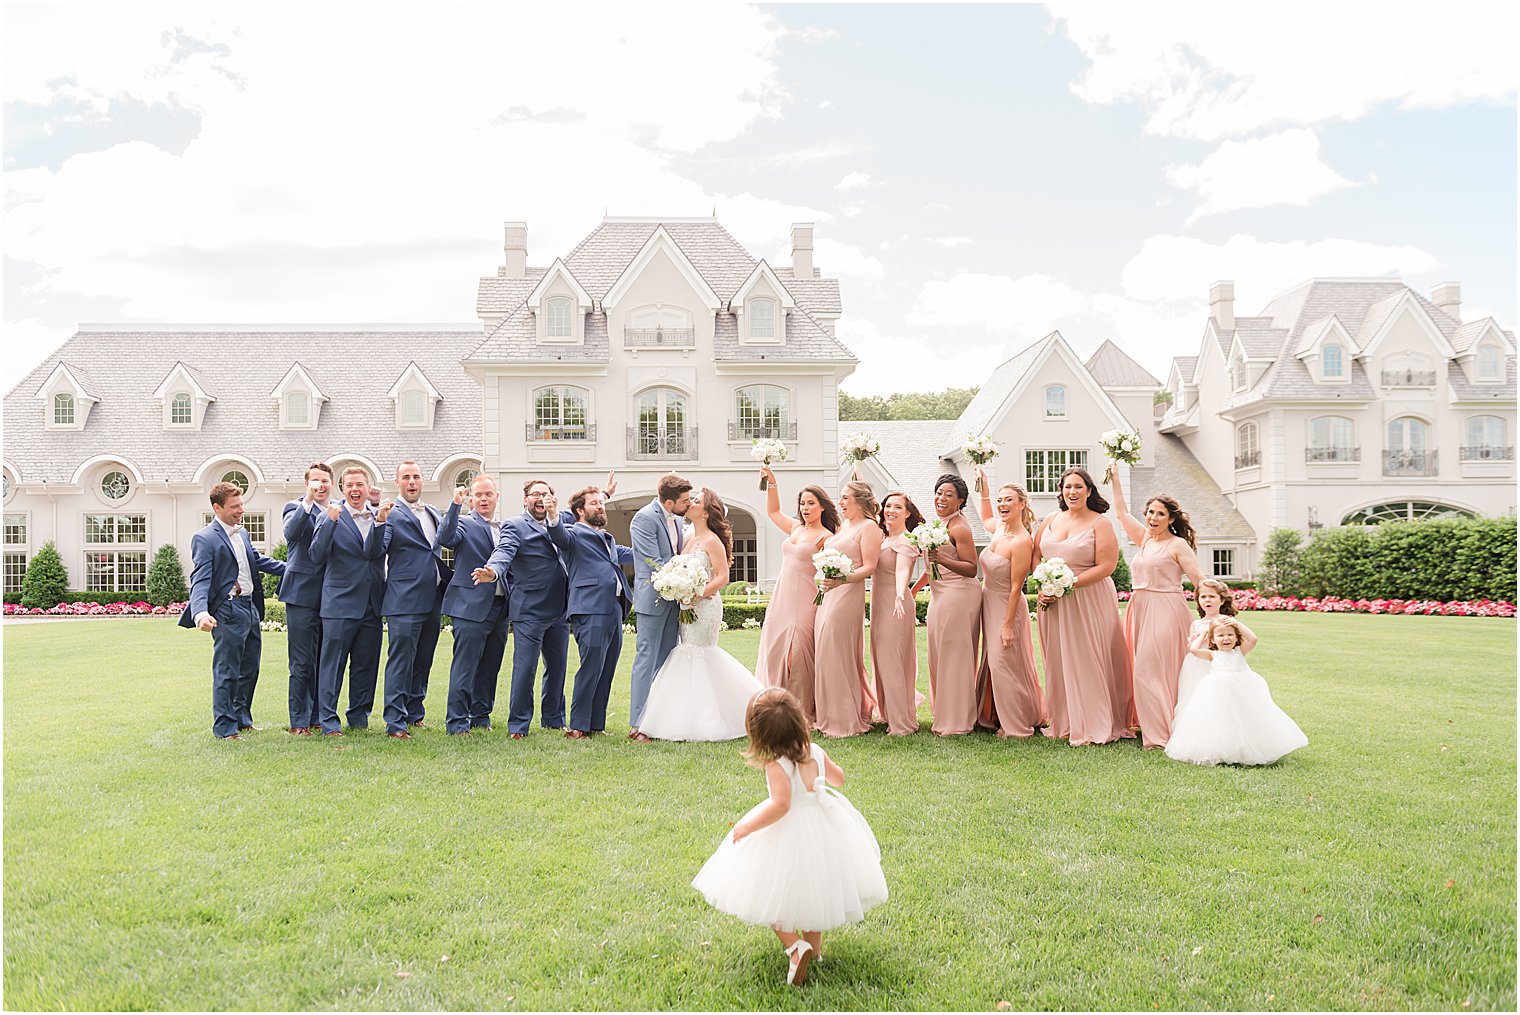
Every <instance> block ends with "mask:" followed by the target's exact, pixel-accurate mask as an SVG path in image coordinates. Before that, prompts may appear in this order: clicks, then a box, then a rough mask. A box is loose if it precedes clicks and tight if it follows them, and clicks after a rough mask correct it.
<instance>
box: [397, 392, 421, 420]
mask: <svg viewBox="0 0 1520 1015" xmlns="http://www.w3.org/2000/svg"><path fill="white" fill-rule="evenodd" d="M401 425H402V426H426V425H427V393H426V392H422V391H418V390H416V389H415V388H414V389H412V390H411V391H403V392H402V393H401Z"/></svg>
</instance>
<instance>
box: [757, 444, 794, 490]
mask: <svg viewBox="0 0 1520 1015" xmlns="http://www.w3.org/2000/svg"><path fill="white" fill-rule="evenodd" d="M786 455H787V451H786V445H785V444H783V443H781V442H780V441H778V440H776V438H774V437H756V438H755V443H754V444H753V445H752V446H751V447H750V449H749V456H750V457H751V458H753V459H754V460H755V461H757V462H759V463H760V464H761V465H770V464H771V463H772V462H784V461H786ZM766 486H767V483H766V479H765V474H764V473H761V474H760V489H762V490H764V489H765V487H766Z"/></svg>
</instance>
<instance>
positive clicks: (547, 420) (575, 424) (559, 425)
mask: <svg viewBox="0 0 1520 1015" xmlns="http://www.w3.org/2000/svg"><path fill="white" fill-rule="evenodd" d="M587 400H588V392H587V391H586V389H584V388H572V387H569V386H566V385H554V386H552V387H547V388H539V389H537V390H536V391H534V392H533V431H532V436H531V439H532V440H536V441H583V440H586V439H587V438H588V437H589V436H590V435H589V433H588V431H587V428H586V402H587Z"/></svg>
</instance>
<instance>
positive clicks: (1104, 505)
mask: <svg viewBox="0 0 1520 1015" xmlns="http://www.w3.org/2000/svg"><path fill="white" fill-rule="evenodd" d="M1067 476H1081V477H1082V482H1084V483H1086V484H1087V509H1088V510H1089V511H1096V512H1097V513H1098V514H1100V515H1101V514H1104V513H1105V512H1107V511H1108V501H1106V500H1104V499H1103V495H1102V494H1101V493H1099V492H1098V484H1096V483H1094V482H1093V481H1092V476H1090V475H1088V473H1087V470H1086V469H1079V468H1077V467H1076V466H1072V467H1071V468H1069V469H1067V470H1066V471H1065V472H1063V473H1061V478H1060V479H1058V480H1056V503H1058V504H1060V505H1061V510H1062V511H1065V510H1067V508H1066V497H1065V496H1064V495H1063V494H1062V493H1061V487H1063V486H1065V485H1066V477H1067Z"/></svg>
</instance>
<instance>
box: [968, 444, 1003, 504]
mask: <svg viewBox="0 0 1520 1015" xmlns="http://www.w3.org/2000/svg"><path fill="white" fill-rule="evenodd" d="M961 450H962V451H964V452H965V453H966V458H967V460H968V461H970V462H972V463H973V464H975V465H986V464H987V463H988V462H990V461H992V460H993V459H994V458H996V457H997V453H998V446H997V443H996V442H995V441H993V439H992V438H991V437H988V436H987V435H986V434H982V436H980V437H968V438H966V443H965V444H962V445H961ZM976 492H977V493H981V492H982V474H981V473H977V475H976Z"/></svg>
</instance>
